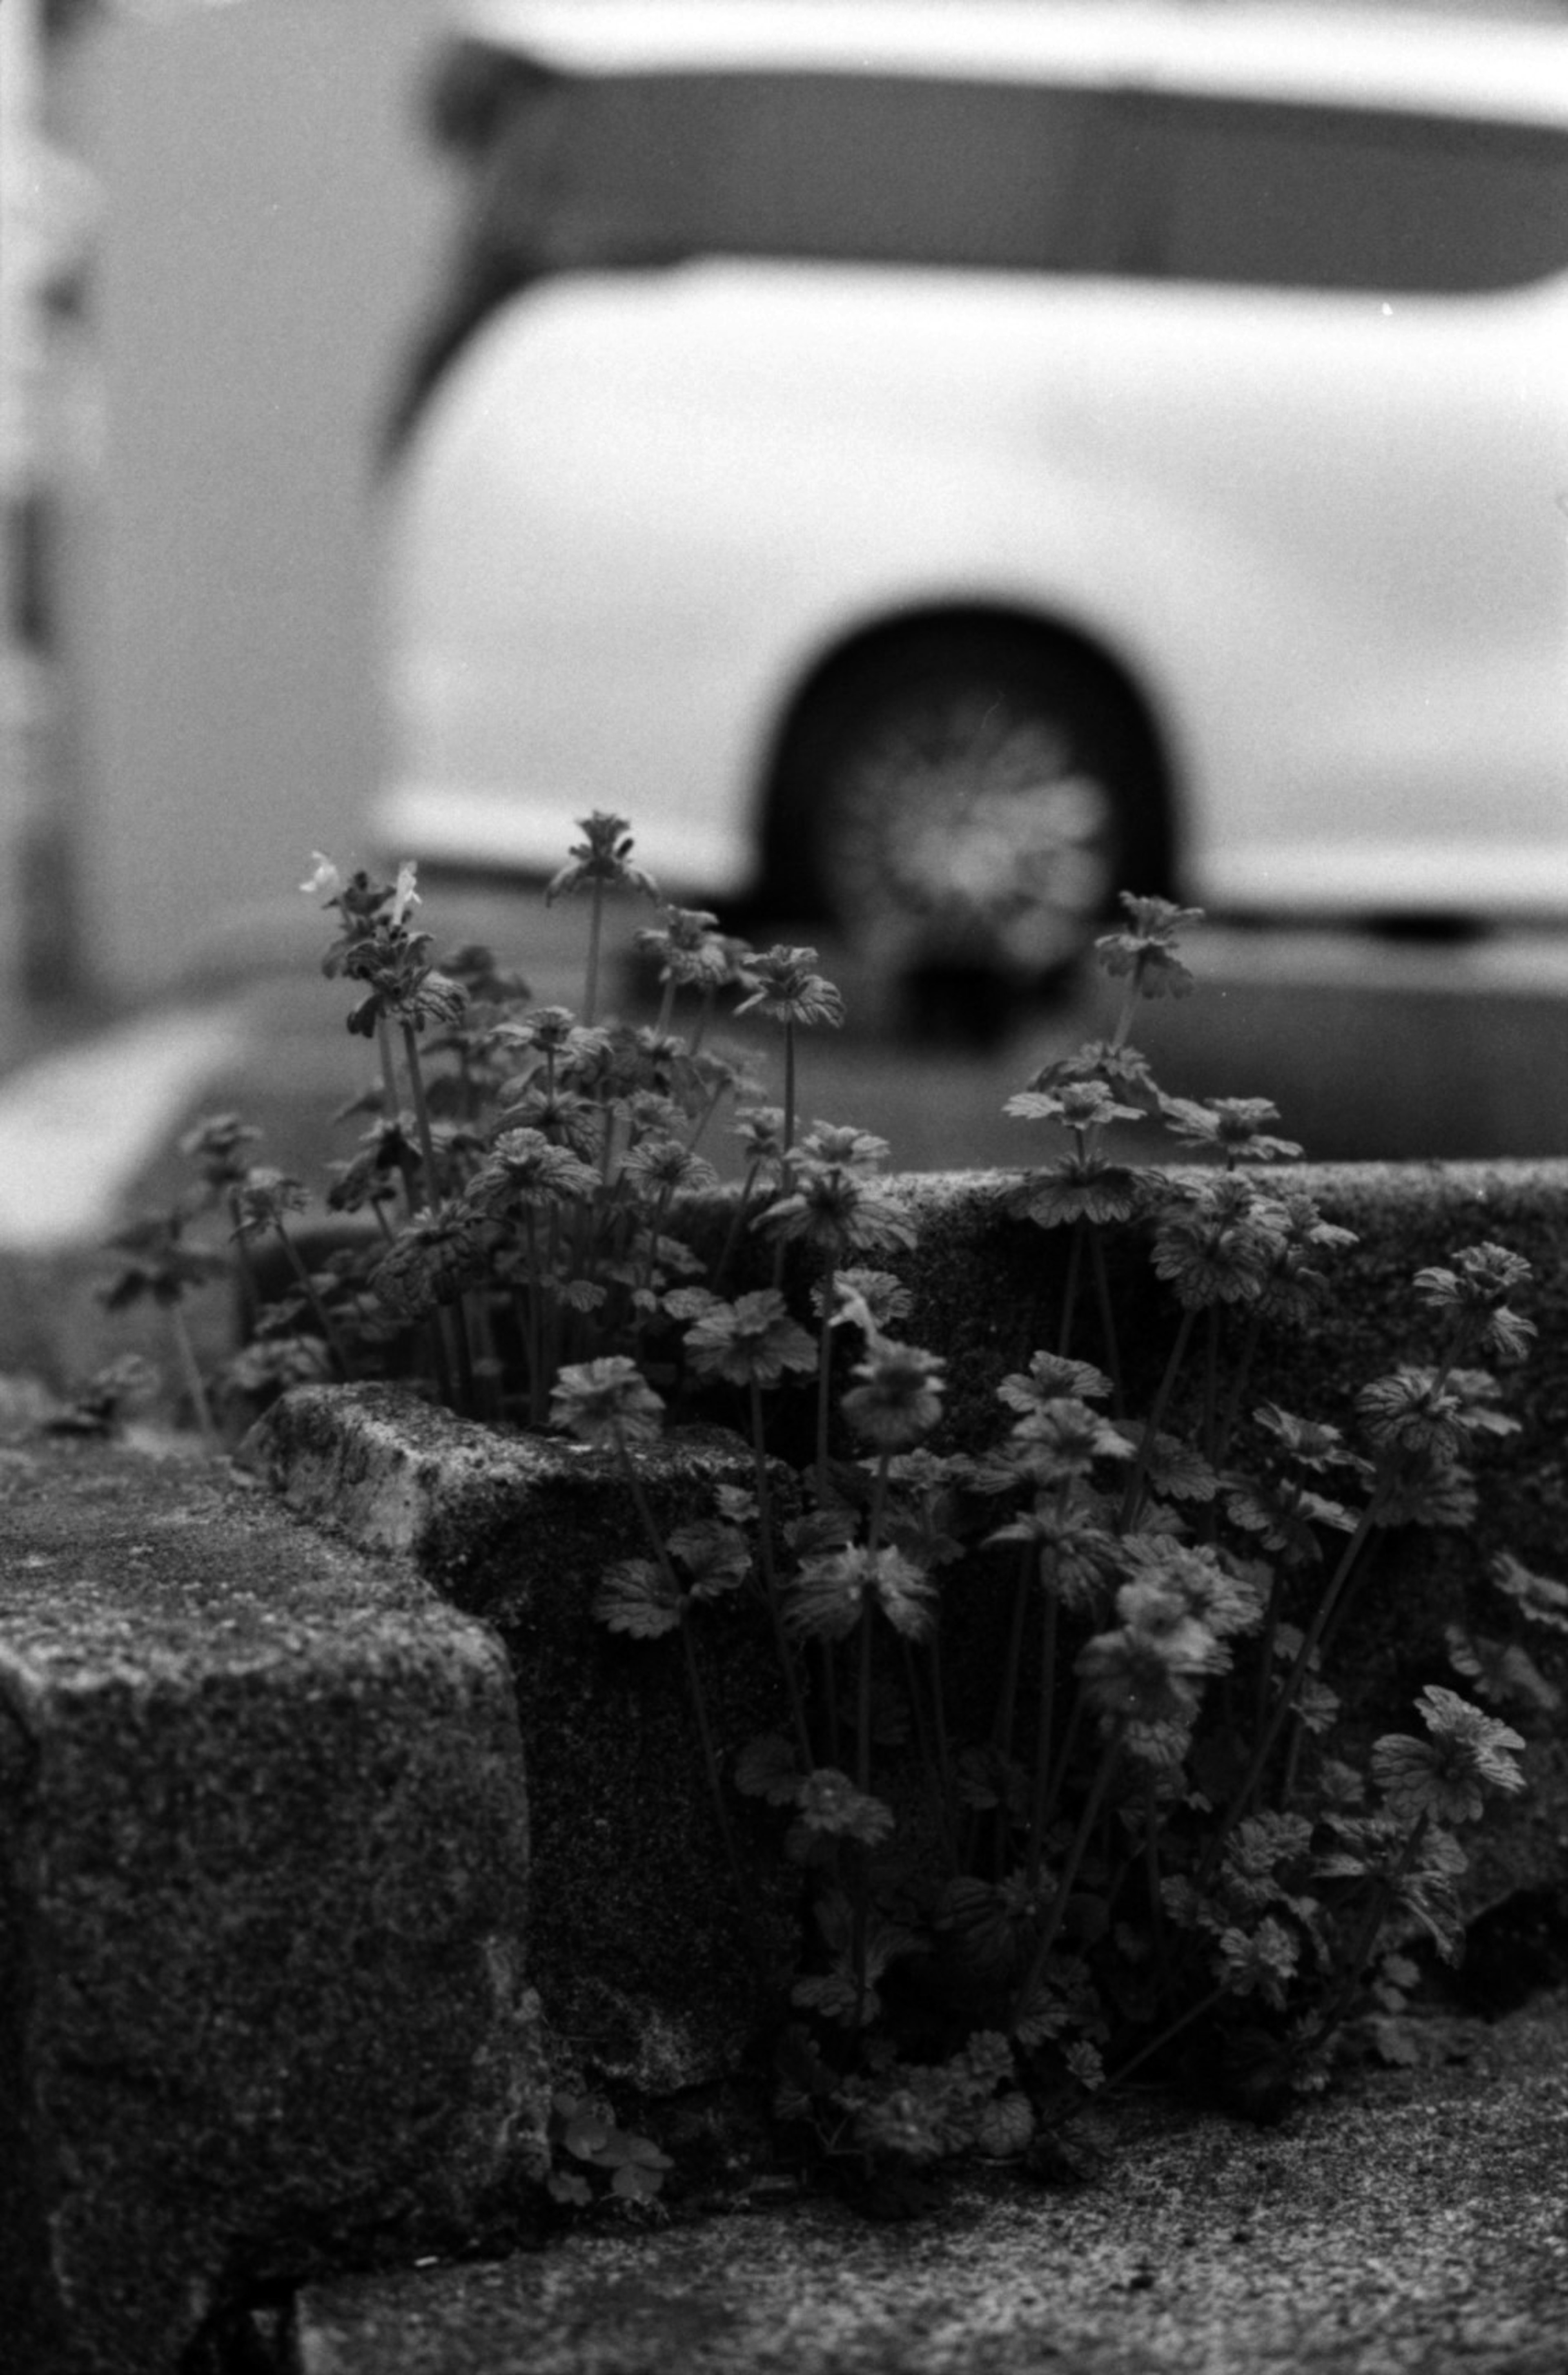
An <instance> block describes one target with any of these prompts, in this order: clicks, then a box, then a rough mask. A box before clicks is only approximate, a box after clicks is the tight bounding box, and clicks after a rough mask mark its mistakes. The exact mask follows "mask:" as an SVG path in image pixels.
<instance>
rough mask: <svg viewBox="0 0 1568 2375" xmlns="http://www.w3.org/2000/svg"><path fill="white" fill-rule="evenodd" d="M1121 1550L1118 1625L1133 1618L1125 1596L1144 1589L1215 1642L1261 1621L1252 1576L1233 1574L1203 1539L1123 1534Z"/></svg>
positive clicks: (1251, 1629)
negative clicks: (1124, 1578) (1191, 1620)
mask: <svg viewBox="0 0 1568 2375" xmlns="http://www.w3.org/2000/svg"><path fill="white" fill-rule="evenodd" d="M1121 1554H1122V1564H1123V1567H1124V1569H1125V1570H1126V1575H1127V1582H1126V1584H1125V1585H1124V1586H1123V1588H1122V1589H1121V1590H1120V1591H1119V1592H1118V1593H1117V1595H1116V1613H1117V1614H1118V1615H1119V1616H1120V1617H1121V1618H1122V1620H1123V1622H1124V1624H1130V1623H1132V1622H1134V1621H1135V1606H1134V1602H1133V1601H1132V1600H1131V1598H1130V1594H1131V1593H1132V1592H1133V1591H1134V1590H1142V1591H1149V1590H1150V1589H1154V1590H1157V1591H1158V1592H1159V1593H1161V1594H1162V1595H1165V1596H1168V1597H1169V1599H1170V1600H1171V1601H1173V1604H1174V1606H1175V1608H1176V1610H1177V1611H1178V1613H1180V1614H1181V1615H1182V1616H1184V1617H1185V1616H1194V1617H1196V1618H1197V1621H1198V1623H1199V1624H1200V1625H1204V1626H1205V1627H1206V1628H1207V1629H1208V1632H1209V1633H1211V1634H1212V1635H1213V1637H1214V1638H1215V1640H1216V1641H1217V1642H1218V1641H1224V1640H1227V1639H1229V1637H1230V1636H1231V1635H1232V1633H1256V1630H1257V1628H1258V1626H1259V1625H1261V1624H1262V1622H1263V1596H1262V1594H1261V1593H1260V1591H1259V1589H1258V1587H1257V1582H1256V1577H1254V1576H1253V1575H1251V1574H1247V1573H1238V1572H1236V1570H1235V1568H1234V1566H1228V1565H1227V1564H1226V1563H1225V1561H1224V1560H1223V1559H1222V1558H1221V1556H1220V1553H1219V1552H1218V1551H1216V1550H1215V1549H1214V1548H1213V1547H1212V1545H1211V1544H1209V1543H1208V1542H1177V1541H1175V1540H1174V1538H1173V1536H1172V1535H1170V1534H1149V1533H1138V1534H1127V1535H1126V1536H1124V1538H1123V1541H1122V1545H1121ZM1152 1604H1153V1603H1152V1602H1151V1603H1150V1605H1152Z"/></svg>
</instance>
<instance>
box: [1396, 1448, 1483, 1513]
mask: <svg viewBox="0 0 1568 2375" xmlns="http://www.w3.org/2000/svg"><path fill="white" fill-rule="evenodd" d="M1373 1506H1374V1508H1375V1511H1376V1521H1377V1523H1378V1524H1379V1525H1380V1526H1433V1527H1448V1528H1451V1529H1453V1530H1456V1531H1462V1530H1464V1529H1465V1528H1467V1527H1468V1526H1470V1525H1472V1524H1473V1523H1474V1522H1475V1515H1476V1488H1475V1484H1474V1483H1473V1481H1472V1479H1471V1477H1470V1474H1469V1471H1468V1469H1465V1468H1462V1467H1461V1466H1460V1465H1459V1463H1458V1461H1457V1460H1456V1459H1454V1458H1453V1456H1452V1454H1451V1453H1449V1452H1447V1451H1444V1450H1442V1449H1437V1448H1433V1447H1432V1446H1431V1445H1422V1444H1394V1445H1392V1446H1387V1445H1385V1447H1383V1448H1382V1449H1381V1450H1380V1451H1379V1453H1378V1459H1377V1498H1376V1501H1375V1503H1374V1505H1373Z"/></svg>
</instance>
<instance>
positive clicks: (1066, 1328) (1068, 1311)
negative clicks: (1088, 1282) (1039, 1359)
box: [1056, 1215, 1087, 1360]
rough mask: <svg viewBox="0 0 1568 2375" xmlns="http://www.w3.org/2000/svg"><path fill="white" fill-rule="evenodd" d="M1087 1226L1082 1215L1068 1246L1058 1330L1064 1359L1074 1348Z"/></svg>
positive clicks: (1059, 1344) (1057, 1347)
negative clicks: (1074, 1320) (1079, 1285)
mask: <svg viewBox="0 0 1568 2375" xmlns="http://www.w3.org/2000/svg"><path fill="white" fill-rule="evenodd" d="M1086 1226H1087V1223H1085V1221H1084V1220H1083V1218H1082V1216H1081V1215H1080V1216H1079V1219H1078V1220H1076V1221H1075V1222H1074V1223H1073V1233H1072V1238H1071V1241H1070V1243H1069V1244H1068V1247H1067V1278H1066V1281H1065V1282H1064V1283H1063V1287H1062V1324H1061V1326H1060V1327H1059V1328H1058V1329H1057V1330H1056V1350H1057V1352H1058V1353H1060V1354H1061V1356H1062V1358H1063V1359H1064V1360H1065V1359H1066V1358H1067V1354H1068V1353H1070V1351H1071V1350H1072V1341H1073V1316H1074V1313H1075V1311H1076V1309H1077V1306H1078V1280H1079V1270H1081V1269H1082V1267H1083V1233H1084V1229H1085V1227H1086Z"/></svg>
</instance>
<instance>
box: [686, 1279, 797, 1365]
mask: <svg viewBox="0 0 1568 2375" xmlns="http://www.w3.org/2000/svg"><path fill="white" fill-rule="evenodd" d="M686 1351H687V1356H688V1358H689V1359H690V1362H691V1365H692V1367H693V1368H694V1369H696V1370H697V1372H698V1374H699V1375H700V1376H701V1377H722V1378H723V1379H724V1380H725V1383H726V1384H727V1385H732V1386H749V1385H758V1386H776V1385H777V1384H778V1382H779V1380H780V1378H781V1377H783V1376H784V1371H785V1370H786V1369H798V1370H808V1369H814V1368H815V1367H816V1365H817V1347H816V1345H815V1344H814V1343H813V1341H812V1340H811V1338H810V1337H809V1336H808V1333H807V1331H806V1329H804V1328H802V1326H801V1325H800V1322H799V1321H798V1320H797V1319H793V1318H791V1317H790V1314H789V1309H788V1306H786V1304H785V1302H784V1297H783V1295H782V1294H779V1293H778V1292H777V1291H776V1289H774V1288H773V1287H762V1288H760V1289H759V1290H757V1291H756V1292H754V1293H752V1294H742V1295H737V1298H736V1300H735V1301H734V1302H733V1303H714V1304H713V1305H711V1306H710V1307H709V1308H707V1309H706V1310H704V1311H703V1312H702V1313H701V1315H700V1316H699V1317H697V1318H696V1319H695V1320H693V1322H692V1324H691V1326H690V1328H689V1329H687V1331H686Z"/></svg>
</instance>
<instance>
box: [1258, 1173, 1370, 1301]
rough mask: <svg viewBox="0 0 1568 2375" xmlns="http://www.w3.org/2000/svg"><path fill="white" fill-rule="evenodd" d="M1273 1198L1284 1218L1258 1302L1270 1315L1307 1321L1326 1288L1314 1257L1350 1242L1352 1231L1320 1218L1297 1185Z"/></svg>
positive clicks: (1351, 1244) (1326, 1285)
mask: <svg viewBox="0 0 1568 2375" xmlns="http://www.w3.org/2000/svg"><path fill="white" fill-rule="evenodd" d="M1279 1201H1280V1208H1281V1210H1282V1211H1283V1214H1284V1223H1283V1226H1282V1228H1281V1230H1280V1235H1279V1245H1278V1247H1277V1249H1276V1251H1275V1255H1274V1259H1273V1264H1272V1267H1271V1268H1270V1270H1269V1272H1268V1275H1267V1278H1266V1280H1265V1281H1264V1287H1263V1294H1262V1297H1261V1301H1260V1306H1259V1307H1260V1309H1262V1310H1263V1311H1264V1312H1266V1313H1267V1316H1268V1317H1269V1318H1270V1319H1283V1320H1286V1321H1288V1322H1292V1323H1294V1324H1295V1325H1297V1326H1303V1325H1310V1323H1311V1322H1312V1320H1313V1319H1315V1317H1316V1315H1317V1313H1318V1311H1319V1310H1320V1308H1321V1307H1322V1305H1323V1302H1324V1299H1325V1297H1326V1295H1327V1293H1328V1280H1327V1278H1326V1275H1325V1273H1324V1272H1323V1271H1322V1270H1320V1269H1318V1267H1317V1263H1316V1257H1317V1256H1318V1255H1320V1254H1324V1253H1333V1252H1338V1251H1339V1250H1340V1249H1341V1248H1342V1247H1346V1246H1353V1245H1354V1244H1355V1243H1356V1233H1355V1231H1354V1230H1353V1229H1341V1228H1339V1227H1338V1226H1337V1224H1336V1223H1334V1222H1332V1221H1326V1220H1325V1219H1324V1218H1323V1215H1322V1214H1321V1213H1320V1212H1319V1211H1318V1209H1317V1206H1316V1205H1315V1203H1314V1201H1313V1199H1312V1198H1311V1197H1310V1196H1306V1195H1303V1193H1302V1192H1301V1191H1300V1189H1298V1188H1291V1189H1290V1190H1288V1191H1287V1193H1286V1194H1285V1195H1284V1196H1282V1197H1281V1198H1280V1199H1279Z"/></svg>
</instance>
